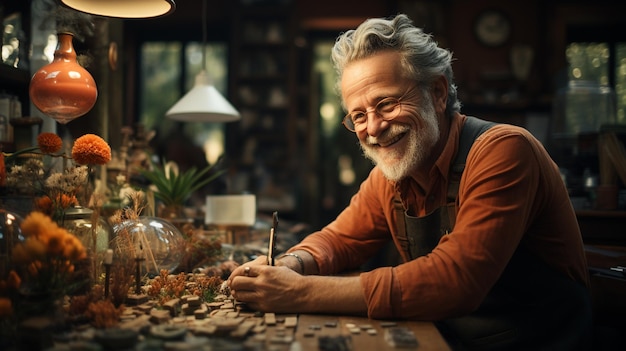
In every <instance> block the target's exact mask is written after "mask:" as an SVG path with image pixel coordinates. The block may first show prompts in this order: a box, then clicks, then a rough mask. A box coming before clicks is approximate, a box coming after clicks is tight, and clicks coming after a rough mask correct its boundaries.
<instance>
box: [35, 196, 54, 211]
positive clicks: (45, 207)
mask: <svg viewBox="0 0 626 351" xmlns="http://www.w3.org/2000/svg"><path fill="white" fill-rule="evenodd" d="M35 209H36V210H37V211H41V212H43V213H46V214H48V215H50V214H52V199H50V197H49V196H48V195H44V196H40V197H38V198H35Z"/></svg>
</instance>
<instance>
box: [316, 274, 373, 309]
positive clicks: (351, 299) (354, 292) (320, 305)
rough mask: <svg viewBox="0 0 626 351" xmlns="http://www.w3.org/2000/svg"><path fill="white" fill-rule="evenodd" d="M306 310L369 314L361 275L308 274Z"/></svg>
mask: <svg viewBox="0 0 626 351" xmlns="http://www.w3.org/2000/svg"><path fill="white" fill-rule="evenodd" d="M303 279H304V281H305V286H306V289H305V290H306V298H305V301H306V302H305V304H306V305H307V306H306V307H305V311H303V312H314V313H330V314H348V315H361V316H366V315H367V303H366V302H365V298H364V297H363V291H362V289H361V281H360V277H359V276H351V277H329V276H307V277H304V278H303Z"/></svg>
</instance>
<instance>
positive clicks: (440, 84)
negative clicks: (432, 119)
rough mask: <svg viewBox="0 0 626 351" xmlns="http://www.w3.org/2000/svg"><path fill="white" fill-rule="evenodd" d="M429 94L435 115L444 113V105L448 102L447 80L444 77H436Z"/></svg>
mask: <svg viewBox="0 0 626 351" xmlns="http://www.w3.org/2000/svg"><path fill="white" fill-rule="evenodd" d="M430 94H431V97H432V99H433V106H434V107H435V112H437V114H443V113H445V112H446V103H447V102H448V80H447V79H446V77H444V76H439V77H437V78H436V79H435V80H434V81H433V82H432V83H431V87H430Z"/></svg>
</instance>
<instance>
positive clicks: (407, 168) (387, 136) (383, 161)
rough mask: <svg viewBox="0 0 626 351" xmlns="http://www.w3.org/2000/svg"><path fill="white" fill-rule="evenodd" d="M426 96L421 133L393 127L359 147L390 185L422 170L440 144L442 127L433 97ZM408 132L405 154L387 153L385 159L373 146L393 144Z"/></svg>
mask: <svg viewBox="0 0 626 351" xmlns="http://www.w3.org/2000/svg"><path fill="white" fill-rule="evenodd" d="M425 95H426V99H424V100H423V103H424V104H423V107H422V108H420V109H418V113H419V116H420V117H421V119H422V122H423V123H424V126H423V128H422V129H409V128H408V127H407V126H406V125H400V124H393V123H392V124H391V125H390V126H389V129H387V130H386V131H385V132H383V134H382V135H380V136H379V137H377V138H375V137H371V136H368V137H367V140H366V142H365V143H363V142H361V143H359V144H360V146H361V150H363V155H364V156H365V157H366V158H368V159H370V160H371V161H372V162H373V163H374V165H377V166H378V168H380V170H381V171H382V172H383V175H384V176H385V177H386V178H387V179H389V180H390V181H394V182H397V181H399V180H401V179H403V178H405V177H407V176H409V175H410V174H411V172H413V171H415V170H417V169H419V167H421V166H423V163H424V161H425V160H426V159H427V158H428V156H429V153H430V152H431V151H432V149H433V147H434V146H435V144H436V143H437V141H438V140H439V125H438V123H437V115H436V113H435V108H434V106H433V103H432V100H431V99H430V96H428V95H427V94H425ZM407 130H408V135H407V136H405V137H406V138H409V140H408V143H407V149H406V150H404V151H395V152H392V153H385V154H384V156H383V155H381V154H380V153H379V152H378V148H377V147H376V146H374V145H375V144H378V142H379V141H386V140H391V139H393V138H395V137H396V136H398V135H399V134H400V133H404V132H406V131H407Z"/></svg>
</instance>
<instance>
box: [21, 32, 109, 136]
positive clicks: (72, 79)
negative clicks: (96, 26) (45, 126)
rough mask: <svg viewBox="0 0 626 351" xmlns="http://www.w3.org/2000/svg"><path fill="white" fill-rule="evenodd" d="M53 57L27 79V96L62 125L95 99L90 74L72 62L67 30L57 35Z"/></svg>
mask: <svg viewBox="0 0 626 351" xmlns="http://www.w3.org/2000/svg"><path fill="white" fill-rule="evenodd" d="M57 37H58V40H59V43H58V45H57V49H56V51H55V52H54V60H53V61H52V62H51V63H49V64H47V65H45V66H43V67H41V69H40V70H39V71H37V72H36V73H35V74H34V75H33V77H32V78H31V80H30V88H29V94H30V99H31V101H32V103H33V105H35V106H36V107H37V108H38V109H39V110H40V111H41V112H43V113H44V114H45V115H46V116H49V117H51V118H53V119H54V120H56V121H57V122H59V123H61V124H66V123H68V122H70V121H72V120H74V119H76V118H78V117H80V116H82V115H84V114H86V113H87V112H89V110H91V109H92V108H93V106H94V104H95V103H96V99H97V98H98V88H97V87H96V82H95V81H94V79H93V77H92V76H91V74H89V72H87V70H86V69H84V68H83V67H82V66H81V65H80V64H78V61H76V51H74V45H73V43H72V39H73V38H74V36H73V35H72V34H71V33H59V34H57Z"/></svg>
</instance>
